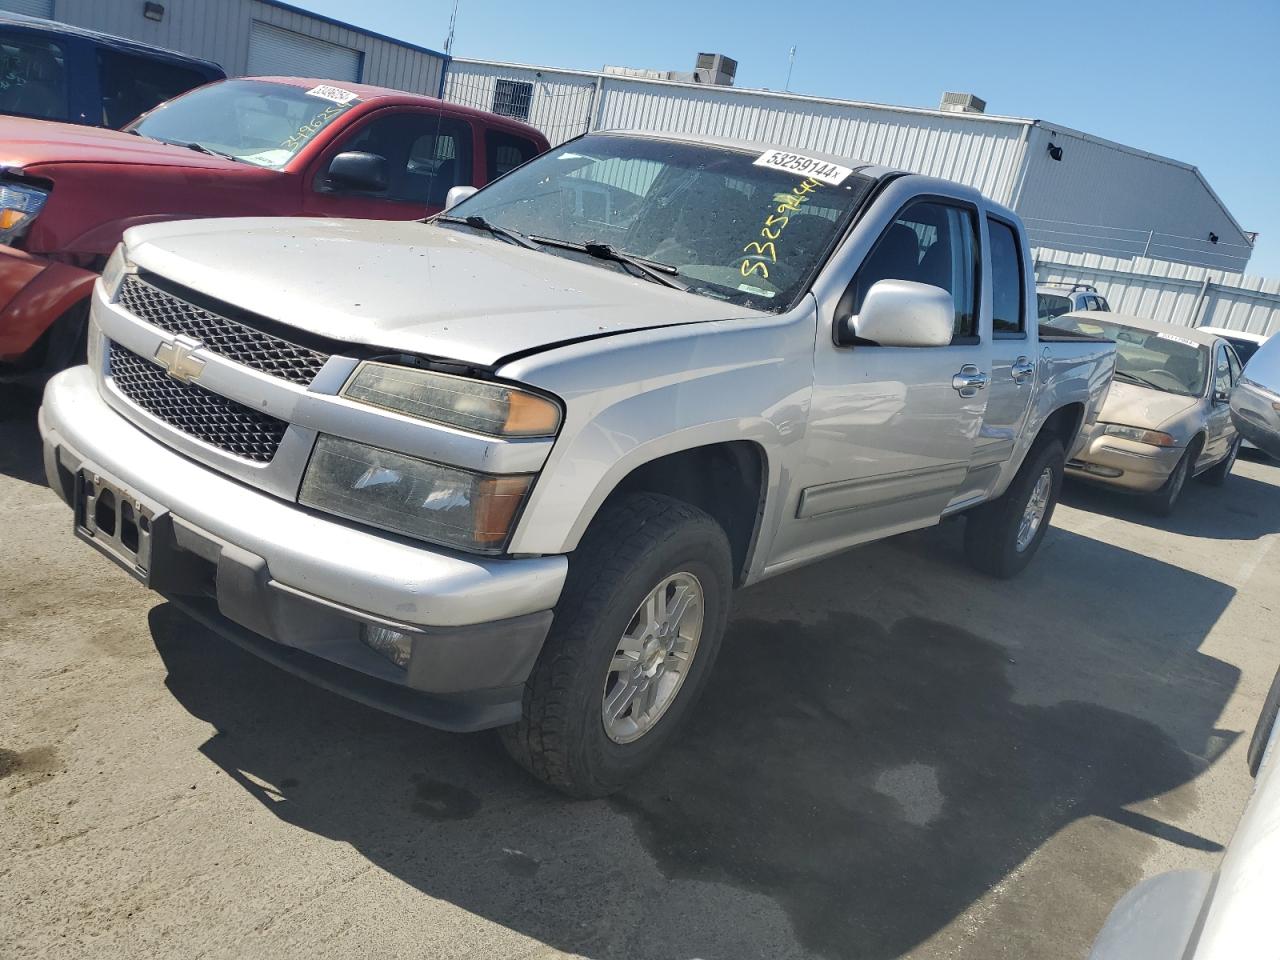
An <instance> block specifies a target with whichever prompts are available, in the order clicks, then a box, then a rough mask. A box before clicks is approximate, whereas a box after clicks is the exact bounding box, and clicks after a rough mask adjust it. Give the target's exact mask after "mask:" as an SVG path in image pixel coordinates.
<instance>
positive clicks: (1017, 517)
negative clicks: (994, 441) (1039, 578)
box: [964, 437, 1066, 579]
mask: <svg viewBox="0 0 1280 960" xmlns="http://www.w3.org/2000/svg"><path fill="white" fill-rule="evenodd" d="M1065 461H1066V455H1065V454H1064V453H1063V450H1062V443H1061V442H1060V441H1059V440H1058V439H1057V438H1056V437H1043V438H1040V439H1038V440H1037V441H1036V443H1035V445H1034V446H1032V448H1031V451H1030V452H1029V453H1028V454H1027V458H1026V460H1024V461H1023V462H1022V466H1021V467H1020V468H1019V470H1018V473H1017V475H1016V476H1015V477H1014V478H1013V482H1012V483H1010V484H1009V489H1008V490H1006V491H1005V492H1004V494H1003V495H1002V496H1000V497H999V498H998V499H996V500H993V501H991V502H990V503H988V504H984V505H983V506H981V507H978V508H977V509H975V510H973V511H971V512H970V513H969V515H968V518H967V519H966V520H965V528H964V551H965V555H966V556H967V557H968V558H969V562H970V563H971V564H973V566H975V567H976V568H977V569H979V570H981V571H982V572H983V573H987V574H990V575H991V576H993V577H1000V578H1002V579H1004V578H1008V577H1012V576H1014V575H1015V574H1017V573H1019V572H1020V571H1021V570H1022V568H1023V567H1025V566H1026V565H1027V564H1028V563H1030V562H1031V558H1032V557H1033V556H1035V552H1036V551H1037V550H1038V549H1039V548H1040V543H1041V541H1042V540H1044V536H1045V533H1046V532H1047V531H1048V529H1049V521H1050V520H1052V519H1053V511H1054V508H1055V507H1056V506H1057V505H1058V494H1059V493H1060V492H1061V490H1062V472H1063V468H1064V465H1065Z"/></svg>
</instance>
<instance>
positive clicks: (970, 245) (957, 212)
mask: <svg viewBox="0 0 1280 960" xmlns="http://www.w3.org/2000/svg"><path fill="white" fill-rule="evenodd" d="M977 226H978V224H977V218H976V217H975V216H974V213H973V211H971V210H968V209H965V208H963V207H953V206H951V205H950V204H946V203H940V202H938V201H935V200H920V201H916V202H915V203H912V204H910V205H909V206H907V207H906V208H904V209H903V211H902V212H901V213H899V214H898V217H897V219H895V220H894V221H893V223H891V224H890V225H889V228H888V229H887V230H885V232H884V233H883V234H882V235H881V237H880V239H879V240H877V241H876V245H875V247H874V248H872V250H871V253H870V254H869V255H868V256H867V259H866V260H864V261H863V263H862V266H861V267H859V268H858V272H857V274H855V275H854V278H853V284H852V286H851V292H852V294H853V297H852V310H853V313H855V314H856V313H857V312H858V311H859V310H861V309H862V301H863V300H864V299H866V296H867V291H868V290H870V289H871V287H872V285H874V284H875V283H876V282H877V281H879V280H914V281H915V282H916V283H928V284H932V285H933V286H935V287H941V288H942V289H944V290H946V291H947V292H948V293H949V294H951V297H952V299H953V300H954V301H955V305H956V321H955V336H957V337H969V336H973V335H975V334H976V333H977V332H978V323H977V316H978V312H977V302H978V280H977V272H978V256H977V251H978V231H977Z"/></svg>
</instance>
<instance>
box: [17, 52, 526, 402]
mask: <svg viewBox="0 0 1280 960" xmlns="http://www.w3.org/2000/svg"><path fill="white" fill-rule="evenodd" d="M547 146H548V144H547V141H546V138H544V137H543V136H542V134H541V133H539V132H538V131H537V130H535V129H534V128H532V127H529V126H527V125H525V124H523V123H518V122H516V121H514V120H509V119H507V118H505V117H499V116H495V115H493V114H488V113H483V112H481V111H478V110H470V109H467V108H465V107H460V106H456V105H454V104H448V103H444V102H442V101H440V100H436V99H434V98H431V97H424V96H418V95H416V94H409V93H403V92H401V91H397V90H388V89H385V88H382V87H370V86H364V85H361V84H341V85H338V84H335V83H332V82H328V81H324V80H310V79H300V78H296V77H288V78H284V77H260V78H253V79H241V80H224V81H221V82H219V83H213V84H209V85H208V86H204V87H200V88H199V89H197V90H193V91H192V92H190V93H187V94H184V95H183V96H180V97H178V98H176V99H174V100H170V101H168V102H167V103H164V104H161V105H160V106H158V107H156V108H155V109H154V110H151V111H150V112H148V113H146V114H143V116H141V117H140V118H138V119H137V120H135V121H134V122H133V123H132V124H130V125H129V126H128V127H126V128H125V129H124V130H123V131H114V130H99V129H94V128H90V127H82V126H73V125H70V124H62V123H50V122H47V121H42V120H27V119H21V118H16V117H2V118H0V381H3V380H35V381H38V380H40V379H43V378H44V377H45V376H46V375H47V374H48V373H51V372H53V371H55V370H58V369H61V368H62V367H64V366H68V365H70V364H71V363H73V362H76V359H77V358H78V357H79V356H80V355H81V354H82V351H83V342H84V330H85V318H86V315H87V305H88V297H89V292H90V289H91V287H92V285H93V280H94V278H95V277H96V276H97V274H98V272H99V271H100V270H101V269H102V267H103V265H104V264H105V263H106V260H107V257H108V256H109V255H110V254H111V251H112V250H113V249H114V247H115V245H116V244H117V243H118V242H119V240H120V235H121V234H122V233H123V232H124V231H125V230H126V229H127V228H128V227H131V226H133V225H135V224H140V223H151V222H154V221H157V220H184V219H190V218H195V217H232V216H236V217H238V216H315V217H358V218H363V219H376V220H411V219H416V218H420V217H425V216H428V215H430V214H433V213H436V212H438V211H439V210H441V209H442V208H443V206H444V202H445V197H446V195H447V194H448V191H449V189H450V188H451V187H453V186H465V185H471V186H483V185H484V184H486V183H488V182H489V181H490V180H493V179H494V178H495V177H499V176H501V175H502V174H504V173H506V172H507V171H508V170H511V169H512V168H514V167H516V166H519V165H520V164H522V163H524V161H526V160H529V159H531V158H532V157H534V156H536V155H537V154H539V153H541V152H542V151H544V150H546V149H547Z"/></svg>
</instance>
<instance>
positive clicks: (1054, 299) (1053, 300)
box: [1036, 293, 1071, 321]
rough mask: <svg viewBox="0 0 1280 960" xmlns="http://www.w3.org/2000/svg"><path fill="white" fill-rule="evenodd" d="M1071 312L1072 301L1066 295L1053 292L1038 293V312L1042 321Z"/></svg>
mask: <svg viewBox="0 0 1280 960" xmlns="http://www.w3.org/2000/svg"><path fill="white" fill-rule="evenodd" d="M1070 312H1071V301H1070V300H1068V299H1067V298H1066V297H1059V296H1056V295H1054V294H1052V293H1038V294H1036V313H1037V314H1038V315H1039V317H1040V319H1041V321H1044V320H1052V319H1053V318H1054V317H1060V316H1062V315H1063V314H1064V313H1070Z"/></svg>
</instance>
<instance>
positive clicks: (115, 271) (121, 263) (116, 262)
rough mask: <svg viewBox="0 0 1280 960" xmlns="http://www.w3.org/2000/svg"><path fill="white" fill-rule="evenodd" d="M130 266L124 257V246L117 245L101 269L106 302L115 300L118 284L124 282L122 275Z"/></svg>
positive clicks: (121, 244) (118, 288)
mask: <svg viewBox="0 0 1280 960" xmlns="http://www.w3.org/2000/svg"><path fill="white" fill-rule="evenodd" d="M130 266H131V264H130V263H129V261H128V260H127V259H126V258H125V255H124V244H123V243H117V244H116V248H115V250H113V251H112V252H111V259H109V260H108V261H107V265H106V266H105V267H103V268H102V286H103V288H104V289H105V292H106V294H107V299H108V300H115V298H116V294H117V293H118V292H119V291H120V284H121V283H123V282H124V275H125V273H126V272H128V269H129V267H130Z"/></svg>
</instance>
